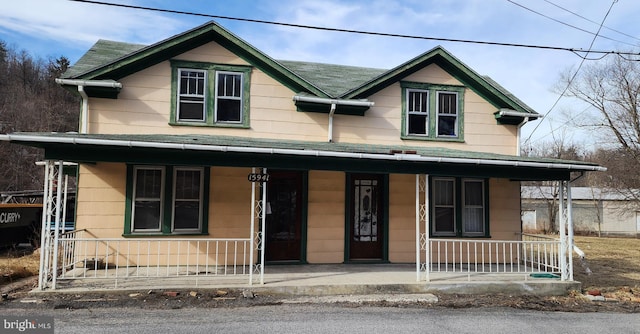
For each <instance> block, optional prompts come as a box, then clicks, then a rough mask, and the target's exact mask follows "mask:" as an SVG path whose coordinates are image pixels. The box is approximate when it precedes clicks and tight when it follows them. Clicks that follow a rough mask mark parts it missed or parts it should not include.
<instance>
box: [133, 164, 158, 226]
mask: <svg viewBox="0 0 640 334" xmlns="http://www.w3.org/2000/svg"><path fill="white" fill-rule="evenodd" d="M133 185H134V186H133V205H132V211H133V212H132V215H131V216H132V220H133V224H131V226H132V232H160V231H161V226H162V211H163V208H162V202H163V196H164V167H136V168H134V174H133Z"/></svg>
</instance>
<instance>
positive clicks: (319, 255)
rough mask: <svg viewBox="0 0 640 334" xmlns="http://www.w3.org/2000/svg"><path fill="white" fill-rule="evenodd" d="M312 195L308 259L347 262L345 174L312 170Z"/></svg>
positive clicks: (323, 261) (310, 261)
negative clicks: (345, 257)
mask: <svg viewBox="0 0 640 334" xmlns="http://www.w3.org/2000/svg"><path fill="white" fill-rule="evenodd" d="M308 198H309V207H308V208H309V209H308V219H307V235H308V236H307V260H308V262H309V263H342V262H344V224H345V223H344V215H345V212H344V200H345V174H344V173H343V172H325V171H310V172H309V194H308Z"/></svg>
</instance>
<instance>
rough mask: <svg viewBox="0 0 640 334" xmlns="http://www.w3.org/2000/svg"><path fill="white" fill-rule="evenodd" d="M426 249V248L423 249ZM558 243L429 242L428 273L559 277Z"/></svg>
mask: <svg viewBox="0 0 640 334" xmlns="http://www.w3.org/2000/svg"><path fill="white" fill-rule="evenodd" d="M425 247H427V246H425ZM559 248H560V242H559V240H556V239H543V240H476V239H471V240H470V239H429V243H428V249H423V251H425V256H426V260H427V265H426V268H424V269H425V270H428V271H429V272H431V273H438V272H461V273H469V274H471V273H476V274H480V273H495V274H512V273H529V274H530V273H554V274H555V273H559V272H560V269H561V267H560V262H559Z"/></svg>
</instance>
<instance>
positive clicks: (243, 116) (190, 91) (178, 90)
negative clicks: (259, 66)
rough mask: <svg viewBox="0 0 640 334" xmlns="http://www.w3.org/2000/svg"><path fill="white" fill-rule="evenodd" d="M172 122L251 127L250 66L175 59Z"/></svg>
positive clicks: (173, 65)
mask: <svg viewBox="0 0 640 334" xmlns="http://www.w3.org/2000/svg"><path fill="white" fill-rule="evenodd" d="M171 65H172V68H173V75H174V79H173V80H172V88H171V89H172V92H173V94H172V96H173V99H174V100H175V101H174V103H172V109H171V120H170V124H171V125H191V126H225V127H242V128H248V127H249V87H250V74H251V67H248V66H236V65H220V64H209V63H200V62H188V61H179V60H174V61H172V62H171Z"/></svg>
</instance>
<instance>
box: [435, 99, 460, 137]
mask: <svg viewBox="0 0 640 334" xmlns="http://www.w3.org/2000/svg"><path fill="white" fill-rule="evenodd" d="M436 95H437V100H438V101H437V104H436V108H437V110H438V115H437V117H438V122H437V126H438V137H454V138H455V137H457V136H458V93H456V92H446V91H437V92H436Z"/></svg>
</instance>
